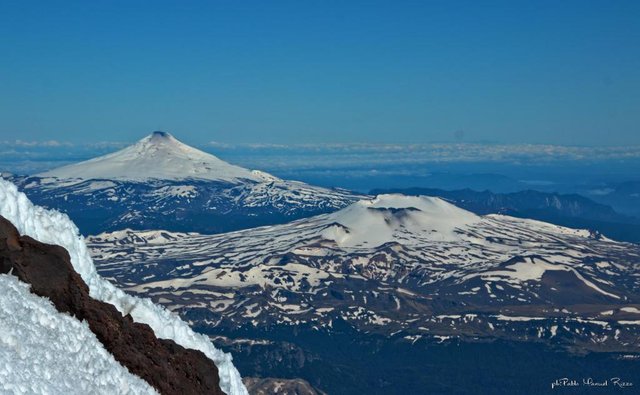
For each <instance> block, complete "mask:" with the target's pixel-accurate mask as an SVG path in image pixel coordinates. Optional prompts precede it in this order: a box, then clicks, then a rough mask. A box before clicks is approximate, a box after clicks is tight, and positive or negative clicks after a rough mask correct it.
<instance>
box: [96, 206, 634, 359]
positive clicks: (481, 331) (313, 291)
mask: <svg viewBox="0 0 640 395" xmlns="http://www.w3.org/2000/svg"><path fill="white" fill-rule="evenodd" d="M89 247H90V249H91V251H92V255H93V257H94V259H95V261H96V262H97V264H98V268H99V270H100V272H101V273H102V274H103V275H104V276H106V277H108V278H111V279H112V280H113V281H115V282H116V283H117V284H119V285H120V286H121V287H123V288H125V289H128V290H129V291H130V292H134V293H138V294H141V295H145V296H149V297H151V298H154V299H155V300H157V301H159V302H161V303H164V304H165V305H166V306H168V307H169V308H171V309H173V310H175V311H178V312H179V313H180V314H182V315H183V316H184V317H186V318H187V319H189V320H191V321H193V322H195V325H196V326H204V327H207V326H208V327H225V328H236V327H238V326H246V325H251V326H254V327H256V328H266V327H278V326H289V325H294V326H297V325H308V326H309V327H312V328H315V329H316V330H329V331H330V330H331V327H332V323H334V322H335V321H336V320H344V321H346V322H348V323H349V325H351V326H352V327H354V328H357V329H358V330H360V331H364V332H371V333H378V334H385V335H387V336H390V335H392V334H399V333H401V334H403V336H405V337H406V339H408V340H409V341H415V340H416V339H420V338H425V339H436V340H437V339H442V338H450V337H458V338H463V339H474V338H478V337H481V338H494V339H495V338H503V339H520V340H529V341H535V342H554V343H562V344H565V345H567V346H569V345H570V346H571V347H579V348H582V349H587V350H595V351H602V350H612V349H614V350H615V349H628V350H634V351H638V350H637V344H638V343H637V339H638V335H639V334H640V332H639V331H638V329H639V328H640V280H639V279H640V266H639V264H640V249H639V248H638V246H637V245H634V244H627V243H619V242H615V241H612V240H609V239H606V238H603V237H601V236H599V235H597V234H592V233H591V232H589V231H586V230H575V229H569V228H563V227H560V226H555V225H551V224H547V223H543V222H538V221H533V220H526V219H519V218H513V217H508V216H502V215H486V216H478V215H475V214H473V213H471V212H468V211H466V210H463V209H460V208H458V207H456V206H454V205H452V204H450V203H448V202H446V201H444V200H442V199H438V198H430V197H407V196H401V195H381V196H378V197H377V198H375V199H372V200H362V201H359V202H357V203H354V204H352V205H350V206H349V207H346V208H344V209H342V210H340V211H337V212H335V213H331V214H325V215H320V216H316V217H313V218H308V219H303V220H299V221H296V222H293V223H290V224H285V225H277V226H271V227H262V228H257V229H250V230H245V231H239V232H234V233H227V234H224V235H213V236H205V235H200V234H194V233H171V232H165V231H148V232H136V231H131V230H124V231H118V232H114V233H105V234H101V235H98V236H95V237H91V238H90V239H89ZM137 262H145V263H144V264H137ZM576 328H579V329H576ZM532 331H533V332H532Z"/></svg>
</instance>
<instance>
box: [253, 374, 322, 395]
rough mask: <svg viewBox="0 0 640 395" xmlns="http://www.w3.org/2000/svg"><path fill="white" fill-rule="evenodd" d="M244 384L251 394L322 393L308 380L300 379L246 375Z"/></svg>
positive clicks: (301, 394)
mask: <svg viewBox="0 0 640 395" xmlns="http://www.w3.org/2000/svg"><path fill="white" fill-rule="evenodd" d="M243 381H244V384H245V385H246V386H247V390H249V393H251V394H253V395H271V394H283V395H284V394H287V395H323V394H325V393H324V392H322V391H319V390H316V389H315V388H313V386H311V384H309V382H308V381H306V380H302V379H276V378H271V377H267V378H259V377H246V378H245V379H244V380H243Z"/></svg>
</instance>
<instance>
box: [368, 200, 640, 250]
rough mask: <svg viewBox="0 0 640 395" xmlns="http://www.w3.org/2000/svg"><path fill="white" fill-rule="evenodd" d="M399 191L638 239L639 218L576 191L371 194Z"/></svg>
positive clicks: (487, 211) (478, 209)
mask: <svg viewBox="0 0 640 395" xmlns="http://www.w3.org/2000/svg"><path fill="white" fill-rule="evenodd" d="M382 193H402V194H405V195H414V196H418V195H426V196H438V197H441V198H443V199H446V200H448V201H450V202H452V203H454V204H455V205H457V206H459V207H462V208H464V209H466V210H469V211H472V212H474V213H476V214H479V215H484V214H505V215H510V216H514V217H520V218H532V219H537V220H540V221H545V222H551V223H554V224H558V225H562V226H568V227H572V228H581V229H592V230H594V231H598V232H600V233H603V234H604V235H606V236H608V237H611V238H613V239H616V240H620V241H630V242H635V243H637V242H640V219H638V218H635V217H632V216H628V215H623V214H619V213H618V212H616V211H615V210H614V209H613V208H611V207H610V206H607V205H605V204H601V203H596V202H594V201H593V200H591V199H588V198H586V197H584V196H581V195H577V194H559V193H548V192H539V191H534V190H527V191H520V192H513V193H494V192H491V191H475V190H472V189H460V190H443V189H432V188H403V189H374V190H372V191H371V194H372V195H376V194H382Z"/></svg>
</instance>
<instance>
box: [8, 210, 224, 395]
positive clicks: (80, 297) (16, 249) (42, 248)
mask: <svg viewBox="0 0 640 395" xmlns="http://www.w3.org/2000/svg"><path fill="white" fill-rule="evenodd" d="M0 272H1V273H9V272H11V273H12V274H13V275H15V276H17V277H18V278H19V279H20V280H21V281H23V282H25V283H28V284H30V285H31V292H32V293H34V294H36V295H38V296H41V297H46V298H49V299H50V300H51V301H52V302H53V304H54V305H55V307H56V309H57V310H58V311H60V312H66V313H69V314H71V315H73V316H75V317H76V318H77V319H79V320H86V321H87V322H88V323H89V327H90V328H91V331H93V332H94V333H95V334H96V336H97V338H98V339H99V340H100V342H101V343H102V344H104V346H105V348H106V349H107V350H108V351H109V352H110V353H111V354H113V356H114V357H115V359H116V360H117V361H118V362H120V363H121V364H122V365H123V366H126V367H127V368H128V369H129V371H130V372H132V373H133V374H136V375H138V376H140V377H142V378H143V379H144V380H146V381H147V382H148V383H149V384H151V385H152V386H153V387H154V388H156V389H157V390H158V391H159V392H161V393H163V394H223V392H222V391H221V390H220V386H219V377H218V369H217V368H216V366H215V364H214V363H213V361H211V360H210V359H208V358H207V357H206V356H205V355H204V354H203V353H202V352H200V351H196V350H190V349H186V348H184V347H182V346H180V345H178V344H176V343H175V342H173V341H172V340H165V339H158V338H157V337H156V336H155V333H154V332H153V331H152V330H151V328H150V327H149V326H148V325H145V324H140V323H135V322H133V319H132V318H131V316H130V315H127V316H124V317H123V316H122V314H121V313H120V312H118V310H116V308H115V307H114V306H113V305H110V304H108V303H104V302H100V301H97V300H95V299H92V298H91V297H90V296H89V288H88V286H87V285H86V284H85V282H84V281H83V280H82V278H81V277H80V275H79V274H78V273H76V272H75V270H74V269H73V266H72V265H71V263H70V258H69V254H68V252H67V251H66V250H65V249H64V248H62V247H59V246H55V245H48V244H43V243H40V242H38V241H36V240H34V239H32V238H31V237H28V236H20V235H19V233H18V231H17V230H16V228H15V227H14V226H13V225H12V224H11V223H10V222H9V221H7V220H6V219H5V218H3V217H1V216H0Z"/></svg>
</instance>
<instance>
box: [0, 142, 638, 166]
mask: <svg viewBox="0 0 640 395" xmlns="http://www.w3.org/2000/svg"><path fill="white" fill-rule="evenodd" d="M127 145H129V143H125V142H115V141H113V142H109V141H103V142H99V143H90V144H78V143H71V142H65V141H56V140H48V141H23V140H14V141H8V140H5V141H0V171H4V172H11V173H16V174H31V173H35V172H40V171H44V170H49V169H52V168H55V167H59V166H62V165H65V164H69V163H74V162H78V161H81V160H86V159H90V158H92V157H95V156H99V155H103V154H106V153H109V152H112V151H116V150H118V149H121V148H123V147H125V146H127ZM199 148H201V149H202V150H204V151H206V152H209V153H212V154H214V155H217V156H219V157H221V158H222V159H225V160H228V161H230V162H232V163H234V164H238V165H241V166H245V167H249V168H254V169H261V170H267V171H290V170H296V169H297V170H305V169H315V168H324V169H332V168H333V169H335V168H349V167H352V168H356V167H357V168H363V167H364V168H366V167H371V168H379V167H385V166H421V165H429V164H447V163H452V164H453V163H469V164H470V163H498V164H500V163H502V164H509V165H532V164H540V165H545V164H554V163H562V162H572V163H575V164H588V163H596V162H606V161H634V162H635V161H636V160H640V146H612V147H606V146H603V147H581V146H563V145H536V144H479V143H431V144H371V143H343V144H338V143H335V144H264V143H255V144H227V143H220V142H215V141H212V142H209V143H207V144H206V145H204V146H200V147H199Z"/></svg>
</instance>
